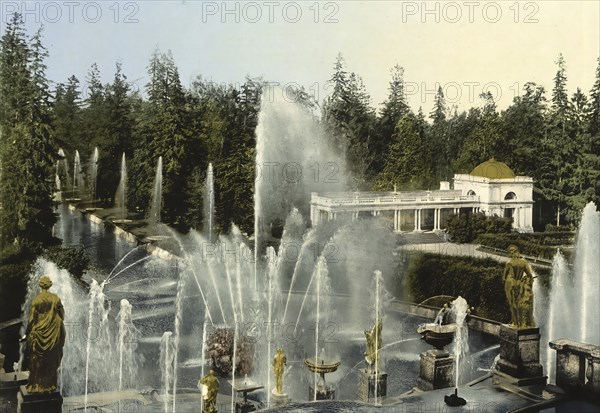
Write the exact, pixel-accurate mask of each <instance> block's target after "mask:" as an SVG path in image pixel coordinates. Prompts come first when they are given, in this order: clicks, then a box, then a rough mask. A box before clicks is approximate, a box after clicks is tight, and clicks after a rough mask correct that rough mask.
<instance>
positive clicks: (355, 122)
mask: <svg viewBox="0 0 600 413" xmlns="http://www.w3.org/2000/svg"><path fill="white" fill-rule="evenodd" d="M330 81H331V82H332V83H333V93H332V94H331V95H330V96H328V97H327V98H326V99H325V101H324V102H323V111H322V119H323V123H324V128H325V131H326V133H327V136H328V137H329V138H330V139H331V145H332V146H333V148H335V150H336V151H338V153H343V154H344V155H345V160H346V164H347V166H348V168H347V171H348V173H349V174H350V177H349V181H350V182H352V184H351V185H350V186H352V187H353V188H351V189H364V188H366V182H365V180H366V178H367V177H368V176H369V175H370V171H372V170H374V169H378V168H380V167H381V158H378V156H380V155H381V153H380V152H379V151H381V150H383V148H382V146H383V145H382V144H381V142H380V141H378V140H377V139H376V138H375V137H373V136H372V135H373V134H375V133H376V132H375V121H376V114H375V111H374V110H373V108H371V106H370V96H369V94H368V93H367V91H366V88H365V85H364V83H363V80H362V78H361V77H360V76H359V75H357V74H356V73H353V72H352V73H350V74H348V73H347V72H346V68H345V62H344V59H343V57H342V56H341V55H338V57H337V60H336V62H335V65H334V74H333V76H332V78H331V79H330ZM373 149H375V150H373ZM376 163H379V165H376Z"/></svg>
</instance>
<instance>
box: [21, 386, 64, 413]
mask: <svg viewBox="0 0 600 413" xmlns="http://www.w3.org/2000/svg"><path fill="white" fill-rule="evenodd" d="M17 401H18V407H17V413H40V412H43V413H61V412H62V404H63V398H62V396H61V395H60V393H59V392H53V393H32V394H30V393H29V392H28V391H27V389H26V388H25V386H21V388H20V390H19V393H18V394H17Z"/></svg>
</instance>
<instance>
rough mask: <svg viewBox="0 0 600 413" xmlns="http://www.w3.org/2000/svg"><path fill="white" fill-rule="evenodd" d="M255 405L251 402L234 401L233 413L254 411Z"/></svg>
mask: <svg viewBox="0 0 600 413" xmlns="http://www.w3.org/2000/svg"><path fill="white" fill-rule="evenodd" d="M255 411H256V406H254V405H253V404H252V403H239V402H236V403H235V413H250V412H255Z"/></svg>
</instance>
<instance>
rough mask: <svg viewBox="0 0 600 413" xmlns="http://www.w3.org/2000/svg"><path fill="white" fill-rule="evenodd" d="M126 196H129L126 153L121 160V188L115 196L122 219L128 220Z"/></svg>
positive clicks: (119, 187)
mask: <svg viewBox="0 0 600 413" xmlns="http://www.w3.org/2000/svg"><path fill="white" fill-rule="evenodd" d="M126 194H127V165H126V163H125V152H123V157H122V158H121V179H120V180H119V186H118V187H117V193H116V194H115V206H116V208H117V209H118V210H119V214H120V218H122V219H125V218H127V207H126V201H125V200H126Z"/></svg>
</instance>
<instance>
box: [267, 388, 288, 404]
mask: <svg viewBox="0 0 600 413" xmlns="http://www.w3.org/2000/svg"><path fill="white" fill-rule="evenodd" d="M289 403H290V398H289V396H288V395H287V394H285V393H281V394H280V393H277V392H276V391H275V390H273V391H272V392H271V406H269V407H281V406H285V405H286V404H289Z"/></svg>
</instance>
